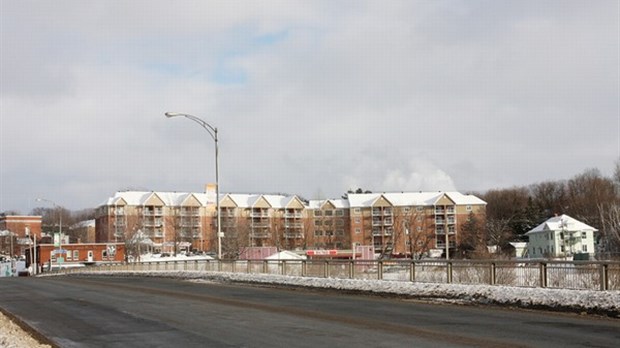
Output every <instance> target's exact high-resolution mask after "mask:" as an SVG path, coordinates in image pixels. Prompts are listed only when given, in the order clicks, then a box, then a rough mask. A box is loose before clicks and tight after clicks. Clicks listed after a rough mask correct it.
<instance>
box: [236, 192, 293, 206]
mask: <svg viewBox="0 0 620 348" xmlns="http://www.w3.org/2000/svg"><path fill="white" fill-rule="evenodd" d="M226 196H228V197H229V198H230V199H232V200H233V201H234V202H235V203H236V204H237V206H238V207H239V208H252V207H253V206H254V205H255V204H256V202H258V201H259V200H260V199H261V198H262V199H265V201H267V203H269V205H270V206H271V207H272V208H274V209H281V208H286V207H287V206H288V205H289V204H290V203H291V202H292V201H293V200H295V199H297V196H295V195H292V196H285V195H263V194H241V193H230V194H228V195H226Z"/></svg>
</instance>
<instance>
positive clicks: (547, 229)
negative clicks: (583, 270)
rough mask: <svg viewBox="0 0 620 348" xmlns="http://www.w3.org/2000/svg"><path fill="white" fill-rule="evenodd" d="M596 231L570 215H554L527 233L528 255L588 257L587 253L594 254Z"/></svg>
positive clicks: (538, 256) (533, 256) (537, 256)
mask: <svg viewBox="0 0 620 348" xmlns="http://www.w3.org/2000/svg"><path fill="white" fill-rule="evenodd" d="M596 231H598V230H597V229H596V228H594V227H592V226H588V225H586V224H585V223H583V222H581V221H578V220H576V219H574V218H572V217H570V216H568V215H560V216H554V217H552V218H550V219H548V220H547V221H545V222H543V223H542V224H540V225H538V226H536V227H535V228H534V229H532V230H531V231H529V232H527V233H526V234H525V235H526V236H528V237H529V243H528V247H527V252H528V256H529V257H530V258H547V257H551V258H554V257H571V258H575V259H576V258H579V259H586V258H587V257H588V256H586V255H591V254H594V251H595V250H594V233H595V232H596Z"/></svg>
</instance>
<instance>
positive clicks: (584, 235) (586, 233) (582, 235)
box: [581, 231, 588, 239]
mask: <svg viewBox="0 0 620 348" xmlns="http://www.w3.org/2000/svg"><path fill="white" fill-rule="evenodd" d="M587 238H588V232H585V231H583V232H581V239H587Z"/></svg>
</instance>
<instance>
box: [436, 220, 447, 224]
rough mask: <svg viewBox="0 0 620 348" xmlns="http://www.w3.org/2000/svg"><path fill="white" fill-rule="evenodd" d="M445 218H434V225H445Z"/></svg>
mask: <svg viewBox="0 0 620 348" xmlns="http://www.w3.org/2000/svg"><path fill="white" fill-rule="evenodd" d="M445 224H446V219H435V225H445Z"/></svg>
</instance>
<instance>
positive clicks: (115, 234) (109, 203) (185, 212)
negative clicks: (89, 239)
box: [95, 191, 215, 252]
mask: <svg viewBox="0 0 620 348" xmlns="http://www.w3.org/2000/svg"><path fill="white" fill-rule="evenodd" d="M214 214H215V204H214V203H213V202H210V201H209V200H208V197H207V194H205V193H188V192H142V191H126V192H117V193H116V194H115V195H114V196H113V197H110V198H108V199H107V200H106V201H105V202H104V203H103V204H101V205H100V206H99V207H98V208H97V209H96V214H95V242H96V243H109V242H129V241H133V242H135V243H137V244H144V246H145V248H149V249H150V250H152V251H154V252H172V251H178V250H179V248H180V249H186V250H189V249H198V250H209V249H211V248H212V246H213V245H212V244H213V239H214V237H213V235H212V233H211V232H212V231H213V230H214V229H213V227H212V225H213V224H214V221H215V219H214ZM136 238H139V239H140V240H136Z"/></svg>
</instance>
